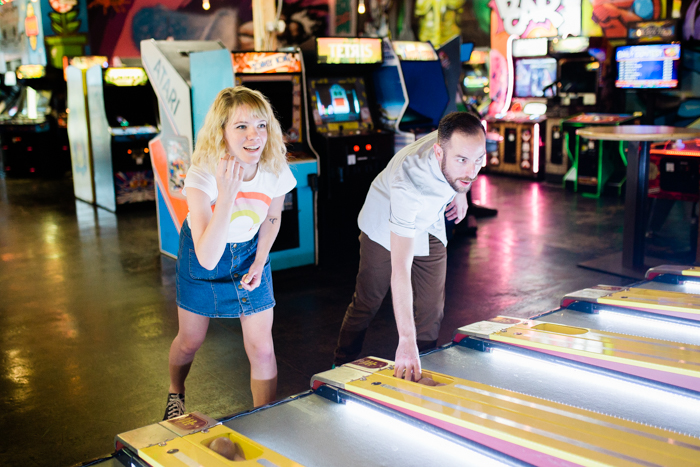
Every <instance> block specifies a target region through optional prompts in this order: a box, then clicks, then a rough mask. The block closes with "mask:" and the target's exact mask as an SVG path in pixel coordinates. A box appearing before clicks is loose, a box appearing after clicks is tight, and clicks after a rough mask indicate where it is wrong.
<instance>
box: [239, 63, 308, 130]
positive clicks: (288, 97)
mask: <svg viewBox="0 0 700 467" xmlns="http://www.w3.org/2000/svg"><path fill="white" fill-rule="evenodd" d="M237 78H238V77H237ZM275 78H277V79H266V77H258V76H241V77H240V81H241V84H242V85H243V86H246V87H248V88H250V89H254V90H256V91H260V92H261V93H262V94H263V95H264V96H265V97H267V99H268V100H269V101H270V105H272V108H273V110H274V111H275V115H276V116H277V120H279V122H280V126H281V127H282V131H283V132H284V133H285V135H286V136H287V141H288V142H297V141H299V137H300V133H301V131H300V130H301V129H300V128H296V127H297V124H296V123H297V122H295V119H294V116H295V115H294V114H295V109H294V94H295V91H297V95H299V90H298V89H295V85H294V84H295V83H294V81H293V80H292V79H288V80H285V79H284V78H278V77H275ZM297 112H300V109H297Z"/></svg>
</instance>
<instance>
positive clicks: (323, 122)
mask: <svg viewBox="0 0 700 467" xmlns="http://www.w3.org/2000/svg"><path fill="white" fill-rule="evenodd" d="M309 87H310V88H311V92H312V95H311V101H312V102H313V103H314V104H315V107H314V109H313V110H312V113H313V118H314V123H315V124H316V128H317V130H318V131H319V132H323V133H325V132H329V131H334V130H336V131H337V130H340V128H341V124H342V127H343V129H344V130H353V129H356V130H371V129H372V127H373V124H372V117H371V115H370V112H369V108H368V107H367V92H366V91H365V83H364V80H363V79H362V78H322V79H312V80H311V81H310V82H309Z"/></svg>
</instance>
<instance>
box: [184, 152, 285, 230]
mask: <svg viewBox="0 0 700 467" xmlns="http://www.w3.org/2000/svg"><path fill="white" fill-rule="evenodd" d="M296 184H297V180H296V178H294V175H292V171H291V170H290V169H289V166H288V165H286V166H285V167H284V169H283V170H282V172H281V173H280V174H279V176H278V175H275V174H274V173H272V172H266V171H264V170H262V169H261V168H260V167H259V166H258V172H257V173H256V174H255V177H253V179H252V180H250V181H248V182H243V185H242V186H241V191H239V192H238V196H236V201H235V203H234V208H233V214H232V215H231V223H230V224H229V228H228V237H227V240H226V241H227V242H228V243H235V242H247V241H248V240H251V239H252V238H253V237H255V234H257V233H258V230H259V229H260V225H261V224H262V223H263V221H264V220H265V218H266V217H267V211H268V209H269V208H270V203H271V202H272V199H273V198H277V197H278V196H282V195H284V194H286V193H288V192H290V191H292V189H293V188H294V187H295V186H296ZM187 188H197V189H199V190H202V191H203V192H204V193H206V194H207V195H208V196H209V198H210V199H211V205H212V206H213V205H214V204H216V198H217V197H218V196H219V190H218V189H217V188H216V177H215V176H214V174H212V173H210V172H208V171H207V170H206V169H202V168H201V167H197V166H196V165H192V166H191V167H190V169H189V170H188V171H187V177H185V188H183V189H182V194H183V195H186V190H187ZM187 223H188V225H190V227H192V225H191V224H190V215H189V214H187Z"/></svg>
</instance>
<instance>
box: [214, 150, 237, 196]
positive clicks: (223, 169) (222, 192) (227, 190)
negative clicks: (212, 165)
mask: <svg viewBox="0 0 700 467" xmlns="http://www.w3.org/2000/svg"><path fill="white" fill-rule="evenodd" d="M242 184H243V166H241V164H240V163H239V162H238V161H237V160H236V158H235V157H233V156H231V155H229V154H226V155H225V156H224V157H222V158H221V159H220V160H219V165H218V166H217V167H216V188H217V189H218V190H219V197H218V200H217V202H218V201H229V202H231V203H233V202H234V201H236V195H238V192H239V191H240V189H241V185H242Z"/></svg>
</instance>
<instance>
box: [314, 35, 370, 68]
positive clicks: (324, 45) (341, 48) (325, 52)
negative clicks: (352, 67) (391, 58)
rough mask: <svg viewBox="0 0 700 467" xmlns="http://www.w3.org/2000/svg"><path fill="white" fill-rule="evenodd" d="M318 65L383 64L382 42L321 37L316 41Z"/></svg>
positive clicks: (366, 39)
mask: <svg viewBox="0 0 700 467" xmlns="http://www.w3.org/2000/svg"><path fill="white" fill-rule="evenodd" d="M316 50H317V52H318V63H327V64H340V63H343V64H345V63H348V64H365V63H381V61H382V41H381V39H369V38H359V39H358V38H339V37H321V38H318V39H316Z"/></svg>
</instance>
